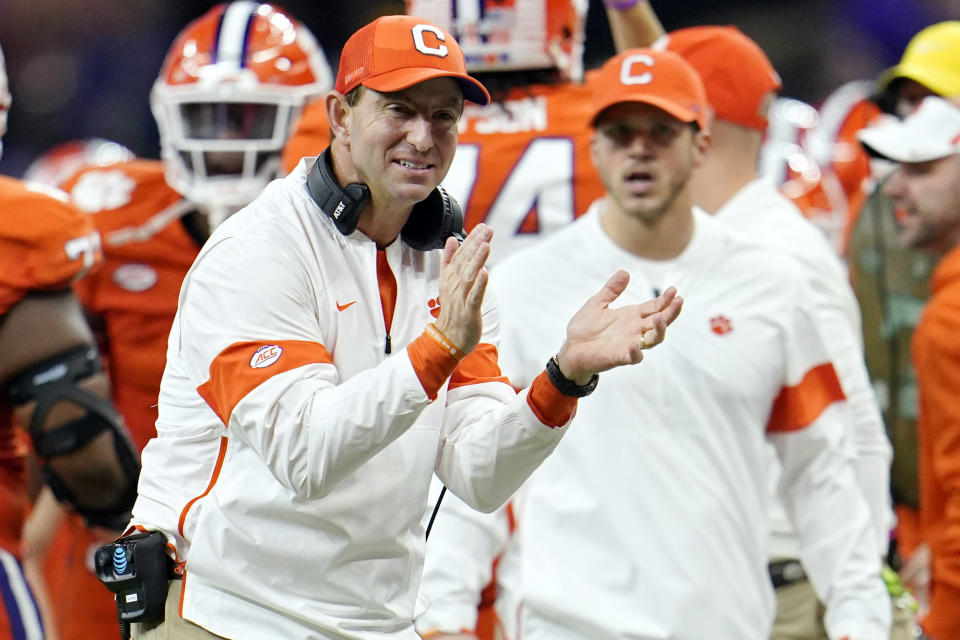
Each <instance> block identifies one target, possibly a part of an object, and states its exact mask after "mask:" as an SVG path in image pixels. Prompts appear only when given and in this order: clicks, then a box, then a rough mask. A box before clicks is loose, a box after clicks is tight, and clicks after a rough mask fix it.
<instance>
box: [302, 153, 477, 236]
mask: <svg viewBox="0 0 960 640" xmlns="http://www.w3.org/2000/svg"><path fill="white" fill-rule="evenodd" d="M307 191H309V192H310V197H312V198H313V201H314V202H316V203H317V206H318V207H320V210H321V211H323V212H324V213H326V214H327V215H328V216H330V217H331V218H332V219H333V223H334V224H335V225H336V226H337V229H338V230H339V231H340V233H342V234H343V235H345V236H348V235H350V234H351V233H353V232H354V230H355V229H356V228H357V221H358V220H359V219H360V212H361V211H363V207H364V206H365V205H366V204H367V202H368V201H369V200H370V188H369V187H367V185H365V184H363V183H361V182H351V183H350V184H348V185H347V186H345V187H341V186H340V184H339V183H338V182H337V179H336V178H335V177H334V176H333V165H332V164H331V160H330V147H327V148H326V149H324V151H323V153H321V154H320V155H319V156H317V159H316V161H315V162H314V163H313V166H312V167H311V168H310V172H309V173H308V174H307ZM450 236H453V237H454V238H456V239H457V240H459V241H461V242H462V241H463V212H462V211H461V210H460V205H459V204H458V203H457V201H456V200H454V199H453V197H452V196H451V195H450V194H449V193H447V191H446V190H445V189H444V188H443V187H440V186H438V187H437V188H436V189H434V190H433V191H431V192H430V195H429V196H427V198H426V200H423V201H421V202H418V203H417V204H415V205H414V206H413V211H412V212H411V213H410V218H409V219H408V220H407V223H406V224H405V225H403V229H402V230H401V231H400V237H401V238H402V239H403V241H404V242H406V243H407V244H408V245H410V246H411V247H412V248H414V249H417V250H418V251H430V250H431V249H442V248H443V245H444V243H446V241H447V238H449V237H450Z"/></svg>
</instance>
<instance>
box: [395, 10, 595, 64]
mask: <svg viewBox="0 0 960 640" xmlns="http://www.w3.org/2000/svg"><path fill="white" fill-rule="evenodd" d="M406 6H407V14H409V15H415V16H420V17H422V18H426V19H427V20H430V21H431V22H435V23H436V24H438V25H440V26H441V27H443V28H444V29H446V30H448V31H449V32H450V33H452V34H453V35H454V37H456V39H457V42H458V43H459V44H460V46H461V48H462V49H463V55H464V58H466V63H467V69H469V70H470V71H472V72H483V71H518V70H524V69H551V68H556V69H558V70H559V71H560V72H561V74H562V75H563V77H564V78H565V79H567V80H571V81H574V82H578V81H580V80H581V79H582V78H583V42H584V31H585V22H586V17H587V0H406Z"/></svg>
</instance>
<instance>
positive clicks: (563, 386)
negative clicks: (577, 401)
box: [546, 356, 600, 398]
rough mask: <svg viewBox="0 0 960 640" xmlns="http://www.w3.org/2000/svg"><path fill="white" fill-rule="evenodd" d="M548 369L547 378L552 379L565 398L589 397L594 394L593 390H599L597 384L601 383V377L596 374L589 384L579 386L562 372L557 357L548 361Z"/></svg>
mask: <svg viewBox="0 0 960 640" xmlns="http://www.w3.org/2000/svg"><path fill="white" fill-rule="evenodd" d="M546 368H547V377H548V378H550V382H552V383H553V386H555V387H556V388H557V391H559V392H560V393H562V394H563V395H565V396H573V397H574V398H582V397H584V396H588V395H590V394H591V393H593V390H594V389H596V388H597V382H599V381H600V376H599V375H597V374H596V373H595V374H593V377H592V378H590V382H588V383H587V384H577V383H576V382H574V381H573V380H571V379H570V378H568V377H566V376H565V375H563V373H562V372H561V371H560V363H559V362H557V356H553V357H552V358H550V359H549V360H547V367H546Z"/></svg>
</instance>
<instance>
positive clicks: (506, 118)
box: [283, 84, 604, 263]
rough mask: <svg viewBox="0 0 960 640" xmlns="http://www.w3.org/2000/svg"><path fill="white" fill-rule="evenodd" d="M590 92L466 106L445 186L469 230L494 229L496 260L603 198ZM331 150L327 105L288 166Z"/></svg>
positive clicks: (570, 89) (315, 107)
mask: <svg viewBox="0 0 960 640" xmlns="http://www.w3.org/2000/svg"><path fill="white" fill-rule="evenodd" d="M590 96H591V92H590V90H589V89H588V88H587V87H586V86H585V85H579V84H557V85H532V86H529V87H523V88H515V89H513V90H511V91H510V92H509V93H508V94H507V95H506V96H505V97H503V98H502V99H499V100H495V101H493V102H491V103H490V104H489V105H487V106H485V107H480V106H477V105H474V104H467V105H466V106H465V108H464V112H463V116H462V118H461V120H460V138H459V146H458V148H457V153H456V156H455V157H454V160H453V164H452V166H451V167H450V171H449V172H448V173H447V176H446V178H445V179H444V181H443V185H444V187H446V188H447V189H448V190H449V191H450V193H451V194H452V195H453V197H454V198H456V199H457V201H458V202H459V203H460V205H461V206H462V207H463V212H464V228H465V229H466V230H467V231H469V230H470V229H472V228H473V227H474V226H476V225H477V224H478V223H480V222H485V223H487V224H489V225H490V226H492V227H493V229H494V235H493V244H492V253H491V257H490V262H491V263H492V262H496V261H497V260H499V259H500V258H502V257H504V256H505V255H508V254H509V253H512V252H514V251H516V250H517V249H519V248H521V247H522V246H525V245H527V244H529V243H532V242H533V241H534V240H536V239H537V238H538V237H539V236H541V235H545V234H548V233H551V232H553V231H556V230H557V229H559V228H560V227H562V226H564V225H566V224H567V223H569V222H572V221H573V219H574V218H576V217H577V216H579V215H581V214H583V213H584V212H586V210H587V207H588V206H589V205H590V203H591V202H593V201H594V200H595V199H597V198H599V197H600V196H602V195H603V192H604V189H603V184H602V183H601V182H600V179H599V177H598V176H597V174H596V171H595V170H594V168H593V164H592V163H591V160H590V136H591V128H590V116H591V100H590ZM328 144H329V131H328V124H327V119H326V112H325V111H324V105H323V103H322V102H314V103H312V104H310V105H308V106H307V107H306V109H305V110H304V112H303V116H302V118H301V120H300V123H299V125H298V127H297V131H296V132H295V133H294V135H293V136H292V137H291V139H290V140H289V141H288V143H287V146H286V148H285V149H284V156H283V160H284V167H285V168H286V169H287V170H290V169H292V168H293V167H294V166H296V164H297V162H299V160H300V158H301V157H302V156H310V155H317V154H318V153H319V152H320V151H322V150H323V149H324V148H325V147H326V146H327V145H328Z"/></svg>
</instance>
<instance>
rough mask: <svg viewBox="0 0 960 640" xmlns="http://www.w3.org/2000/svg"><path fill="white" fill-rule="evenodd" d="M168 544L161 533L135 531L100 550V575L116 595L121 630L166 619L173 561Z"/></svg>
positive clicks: (97, 556)
mask: <svg viewBox="0 0 960 640" xmlns="http://www.w3.org/2000/svg"><path fill="white" fill-rule="evenodd" d="M166 543H167V540H166V537H164V535H163V534H162V533H160V532H159V531H151V532H148V533H135V534H133V535H130V536H126V537H124V538H120V539H118V540H116V541H114V542H111V543H110V544H107V545H104V546H102V547H100V548H99V549H97V552H96V554H95V555H94V566H95V568H96V571H97V577H98V578H99V579H100V582H102V583H103V584H104V585H106V587H107V589H109V590H110V591H112V592H113V593H114V594H115V595H114V598H115V599H116V602H117V618H118V619H119V621H120V625H121V628H122V629H124V628H125V627H127V626H128V625H129V624H130V623H131V622H159V621H161V620H163V611H164V605H165V604H166V601H167V582H168V580H169V579H170V578H171V577H172V575H173V560H172V559H171V558H170V557H169V556H168V555H167V554H166V550H165V549H166ZM124 630H126V629H124ZM127 637H129V635H128V636H127Z"/></svg>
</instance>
